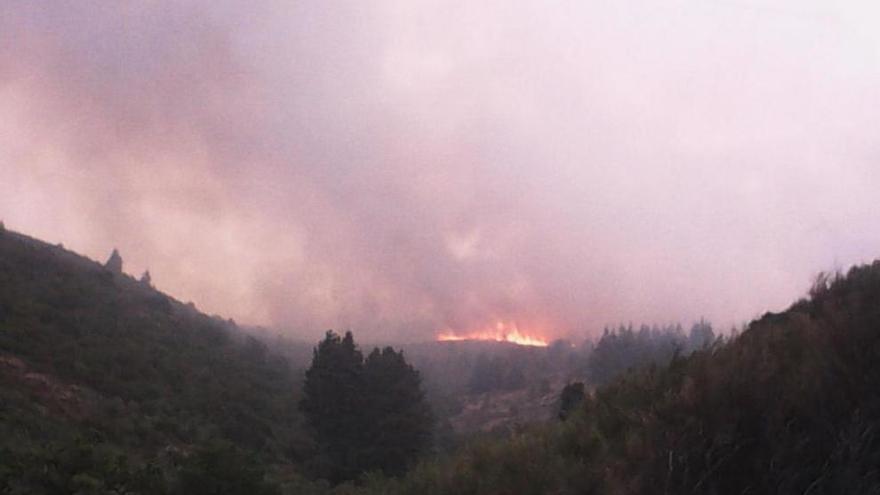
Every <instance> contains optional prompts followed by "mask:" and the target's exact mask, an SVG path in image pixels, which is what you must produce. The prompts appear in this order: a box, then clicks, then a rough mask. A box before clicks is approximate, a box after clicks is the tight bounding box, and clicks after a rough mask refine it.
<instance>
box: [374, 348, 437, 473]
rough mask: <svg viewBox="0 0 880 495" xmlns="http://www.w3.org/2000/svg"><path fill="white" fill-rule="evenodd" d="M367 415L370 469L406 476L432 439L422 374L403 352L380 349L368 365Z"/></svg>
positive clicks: (430, 419)
mask: <svg viewBox="0 0 880 495" xmlns="http://www.w3.org/2000/svg"><path fill="white" fill-rule="evenodd" d="M364 382H365V392H366V393H365V397H366V399H367V403H366V408H365V413H366V415H367V418H366V419H367V424H368V425H369V428H368V429H367V432H368V438H367V452H368V456H367V459H366V460H367V466H368V468H369V469H379V470H381V471H382V472H383V473H385V474H386V475H390V476H399V475H402V474H403V473H404V472H405V471H406V469H407V467H409V465H411V464H412V463H413V461H414V460H415V459H417V458H418V456H419V454H420V453H422V452H423V451H424V449H425V448H426V447H427V446H428V445H429V443H430V440H431V425H432V418H431V411H430V408H429V407H428V404H427V403H426V402H425V394H424V393H423V392H422V389H421V377H420V376H419V372H418V371H416V370H415V369H414V368H413V367H412V366H411V365H409V364H408V363H407V362H406V360H405V359H404V357H403V351H401V352H395V351H394V349H392V348H391V347H386V348H384V349H382V350H381V351H380V350H379V349H378V348H377V349H374V350H373V352H371V353H370V355H369V356H367V359H366V361H365V363H364Z"/></svg>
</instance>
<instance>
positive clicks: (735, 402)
mask: <svg viewBox="0 0 880 495" xmlns="http://www.w3.org/2000/svg"><path fill="white" fill-rule="evenodd" d="M878 329H880V262H875V263H874V264H872V265H868V266H860V267H856V268H853V269H852V270H850V272H849V273H848V274H847V275H846V276H835V277H820V278H819V280H818V282H817V283H816V285H815V286H814V287H813V289H812V290H811V291H810V297H809V298H807V299H804V300H802V301H799V302H797V303H796V304H794V305H793V306H792V307H791V308H790V309H789V310H787V311H785V312H784V313H781V314H767V315H765V316H764V317H763V318H761V319H759V320H757V321H755V322H753V323H752V324H751V325H750V326H749V327H748V329H747V330H746V331H745V332H744V333H743V334H742V335H741V336H739V337H738V338H737V339H736V340H735V341H733V342H731V343H729V344H727V345H716V346H714V347H710V348H708V349H706V350H704V351H701V352H697V353H695V354H693V355H691V356H689V357H677V358H675V359H674V360H673V361H672V363H670V364H669V365H668V366H662V367H657V366H655V367H652V368H648V369H642V370H641V371H638V372H631V373H629V374H627V375H625V376H623V377H620V378H618V379H616V380H614V381H612V382H611V383H610V384H609V385H607V386H604V387H600V388H599V389H598V390H597V391H596V392H595V393H594V394H593V395H592V396H591V397H588V398H587V399H586V400H585V401H584V402H583V404H582V406H581V407H580V408H579V410H578V411H577V412H576V413H575V414H573V415H572V416H570V417H569V418H568V419H567V420H566V421H564V422H562V423H560V424H557V425H548V426H544V427H537V428H533V429H529V430H525V431H523V432H521V433H520V434H517V435H515V436H513V437H512V438H510V439H508V440H506V441H491V440H489V441H477V442H474V443H472V444H471V445H470V446H469V447H467V448H465V449H463V450H462V451H461V452H459V453H458V454H457V455H456V456H454V457H453V458H451V459H449V460H447V461H443V462H439V463H428V464H424V465H423V466H422V467H421V468H420V469H419V470H417V471H416V472H415V473H413V474H412V475H411V476H410V477H408V478H407V479H405V480H404V481H403V482H401V483H391V484H389V483H387V482H377V483H374V484H373V485H370V486H368V487H366V488H365V490H366V491H368V492H370V493H389V492H390V493H412V494H416V493H418V494H449V493H457V494H481V495H486V494H499V495H500V494H509V493H518V494H536V495H537V494H545V493H556V494H568V493H571V494H575V493H596V494H657V493H663V494H682V493H705V494H744V493H756V494H757V493H786V494H787V493H798V494H818V493H847V494H867V493H880V472H878V470H877V466H878V465H880V433H878V432H880V367H878V366H877V360H878V358H880V331H878Z"/></svg>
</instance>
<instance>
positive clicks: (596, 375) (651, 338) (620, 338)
mask: <svg viewBox="0 0 880 495" xmlns="http://www.w3.org/2000/svg"><path fill="white" fill-rule="evenodd" d="M717 338H718V339H722V340H723V337H717ZM715 343H716V336H715V331H714V330H712V325H711V324H710V323H708V322H707V321H705V320H700V321H699V322H697V323H694V325H693V326H692V327H691V330H690V332H689V333H688V334H685V333H684V330H683V329H682V327H681V325H680V324H676V325H667V326H663V327H658V326H656V325H655V326H652V327H649V326H648V325H642V326H641V327H640V328H639V330H638V331H636V330H634V329H633V327H632V325H626V326H624V325H620V327H618V328H617V329H616V330H613V329H609V328H606V329H605V331H604V332H603V334H602V337H601V338H600V339H599V341H598V342H597V343H596V346H595V348H594V349H593V352H592V353H591V354H590V359H589V362H588V376H589V379H590V382H591V383H594V384H599V385H602V384H605V383H608V382H610V381H611V380H613V379H615V378H617V377H618V376H620V375H622V374H623V373H625V372H627V371H628V370H630V369H632V368H639V367H642V366H645V365H648V364H658V365H666V364H668V363H669V362H670V361H671V360H672V358H673V357H675V356H676V355H682V356H684V355H688V354H690V353H692V352H695V351H699V350H702V349H706V348H708V347H709V346H711V345H713V344H715ZM719 343H721V342H719Z"/></svg>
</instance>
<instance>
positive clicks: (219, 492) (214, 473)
mask: <svg viewBox="0 0 880 495" xmlns="http://www.w3.org/2000/svg"><path fill="white" fill-rule="evenodd" d="M265 477H266V474H265V472H264V471H263V469H262V468H261V467H260V465H259V464H258V463H257V462H255V460H254V458H253V456H252V455H249V454H248V453H246V452H243V451H241V450H240V449H238V448H236V447H235V445H233V444H230V443H227V442H221V441H218V442H213V443H211V444H210V445H207V446H204V447H202V448H200V449H199V450H198V451H197V452H195V453H193V454H192V455H190V456H189V457H187V458H186V459H185V461H184V463H183V465H182V467H181V468H180V472H179V474H178V478H177V482H176V486H175V490H174V493H175V494H180V495H239V494H241V495H276V494H279V493H280V489H279V487H278V486H277V485H275V484H271V483H268V482H267V481H266V480H265Z"/></svg>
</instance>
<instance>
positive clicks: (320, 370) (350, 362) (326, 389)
mask: <svg viewBox="0 0 880 495" xmlns="http://www.w3.org/2000/svg"><path fill="white" fill-rule="evenodd" d="M301 408H302V410H303V412H304V413H305V416H306V418H307V420H308V422H309V425H310V426H311V427H312V428H313V430H314V432H315V439H316V442H317V445H318V448H319V452H320V457H319V458H318V461H319V464H318V465H317V466H316V467H317V469H318V472H319V474H320V475H323V476H326V477H327V478H328V479H330V480H332V481H334V482H339V481H343V480H351V479H354V478H356V477H357V476H358V475H360V474H361V473H363V472H365V471H368V470H379V471H382V472H384V473H385V474H389V475H400V474H402V473H403V472H404V471H405V470H406V468H407V467H408V466H409V465H410V464H412V463H413V462H414V460H416V459H417V458H418V455H419V454H420V453H421V452H422V451H424V450H425V449H426V447H427V446H428V443H429V440H430V436H431V415H430V411H429V409H428V406H427V404H426V402H425V401H424V394H423V392H422V390H421V380H420V378H419V374H418V372H417V371H415V370H414V369H413V368H412V366H410V365H409V364H407V362H406V360H405V359H404V358H403V353H400V352H396V351H394V349H392V348H390V347H388V348H385V349H383V350H381V351H380V350H378V349H376V350H374V351H373V352H372V353H370V355H369V356H368V357H367V359H366V360H364V359H363V355H362V354H361V352H360V351H359V350H358V349H357V346H356V345H355V344H354V338H353V337H352V334H351V332H347V333H346V334H345V336H344V337H340V336H339V335H337V334H335V333H333V332H327V335H326V336H325V338H324V340H323V341H321V342H320V343H319V344H318V347H317V348H315V351H314V357H313V360H312V366H311V367H310V368H309V369H308V370H307V371H306V380H305V385H304V392H303V400H302V403H301Z"/></svg>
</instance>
